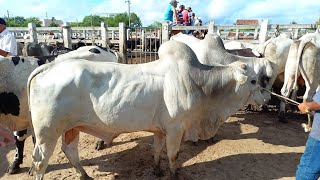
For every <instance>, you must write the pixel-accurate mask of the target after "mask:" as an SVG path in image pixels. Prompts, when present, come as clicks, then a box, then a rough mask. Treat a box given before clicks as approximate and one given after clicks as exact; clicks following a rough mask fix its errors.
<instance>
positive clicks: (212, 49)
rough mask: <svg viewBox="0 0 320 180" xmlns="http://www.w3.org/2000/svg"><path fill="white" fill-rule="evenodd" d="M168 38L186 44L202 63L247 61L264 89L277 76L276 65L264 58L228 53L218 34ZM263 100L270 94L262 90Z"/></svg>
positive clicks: (267, 87)
mask: <svg viewBox="0 0 320 180" xmlns="http://www.w3.org/2000/svg"><path fill="white" fill-rule="evenodd" d="M170 40H174V41H179V42H183V43H185V44H187V45H188V46H189V47H190V48H191V49H192V50H193V51H194V52H195V54H196V55H197V57H198V59H199V61H200V62H201V63H202V64H207V65H214V64H216V63H219V64H224V65H226V64H230V63H232V62H235V61H241V62H244V63H247V64H248V66H250V67H252V68H253V69H254V71H255V72H256V73H257V75H258V84H259V85H260V86H261V87H263V88H266V89H269V90H270V89H271V87H272V84H273V82H274V80H275V78H276V76H277V72H278V70H277V66H276V65H275V64H274V63H272V62H270V61H269V60H268V59H265V58H256V57H243V56H237V55H234V54H230V53H228V52H227V51H226V49H225V48H224V45H223V42H222V40H221V38H220V37H219V36H216V35H213V34H207V35H206V36H205V38H204V39H203V40H199V39H197V38H195V37H193V36H189V35H185V34H177V35H174V36H172V37H171V38H170ZM263 95H264V97H265V102H267V101H269V100H270V98H271V96H270V94H269V93H268V92H266V91H263Z"/></svg>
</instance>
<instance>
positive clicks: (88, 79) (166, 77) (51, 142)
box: [28, 41, 264, 179]
mask: <svg viewBox="0 0 320 180" xmlns="http://www.w3.org/2000/svg"><path fill="white" fill-rule="evenodd" d="M159 57H160V59H159V60H157V61H154V62H150V63H145V64H135V65H127V64H116V63H101V62H89V61H85V60H66V61H62V62H60V63H57V64H55V65H48V66H42V67H40V68H38V69H36V70H35V71H34V72H33V73H32V74H31V75H30V77H29V80H28V86H29V88H28V89H29V103H30V110H31V116H32V124H33V128H34V133H35V137H36V145H35V149H34V153H33V156H34V166H35V167H34V169H35V172H36V179H42V178H43V175H44V173H45V170H46V168H47V165H48V161H49V158H50V157H51V155H52V153H53V151H54V147H55V146H56V142H57V140H58V138H59V136H61V135H62V138H63V141H62V149H63V152H64V153H65V154H66V157H67V158H68V159H69V161H70V163H71V164H72V165H73V166H74V167H75V168H76V169H77V170H78V172H80V173H81V178H88V175H87V174H86V172H85V170H84V169H83V168H82V166H81V164H80V161H79V156H78V149H77V144H78V140H79V131H82V132H85V133H88V134H91V135H94V136H97V137H99V138H101V139H103V140H106V141H108V140H110V139H112V138H113V137H114V136H115V135H117V134H119V133H125V132H135V131H149V132H153V133H154V148H155V156H154V160H155V167H156V168H155V170H156V174H158V173H159V172H160V157H159V156H160V153H161V151H162V148H163V146H164V144H165V143H166V147H167V155H168V159H169V163H170V164H169V165H170V170H171V172H172V174H173V175H174V174H175V172H176V158H177V153H178V151H179V148H180V143H181V140H182V139H183V140H192V141H197V140H198V139H208V138H211V137H212V136H214V134H215V133H216V132H217V130H218V128H219V127H220V125H221V124H222V123H223V122H224V121H225V120H226V119H227V118H228V117H229V116H230V115H232V114H234V113H236V111H237V110H238V109H239V108H241V107H242V106H243V105H244V104H245V103H247V102H248V101H255V102H256V103H257V104H262V103H263V102H264V99H263V96H262V94H261V92H260V90H259V88H258V85H257V83H256V82H257V80H258V79H257V75H256V74H255V72H254V71H253V69H251V68H250V67H249V66H247V65H245V64H244V63H242V62H234V63H231V64H230V65H226V66H223V65H217V66H209V65H203V64H200V63H199V61H198V60H197V57H196V55H195V54H194V52H193V51H192V50H191V49H190V48H189V47H188V46H187V45H185V44H183V43H180V42H176V41H168V42H166V43H164V44H163V45H162V46H161V47H160V49H159ZM68 67H73V71H70V70H69V68H68ZM53 79H54V80H53Z"/></svg>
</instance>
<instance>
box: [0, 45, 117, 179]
mask: <svg viewBox="0 0 320 180" xmlns="http://www.w3.org/2000/svg"><path fill="white" fill-rule="evenodd" d="M55 58H56V56H43V57H37V58H34V57H22V56H21V57H18V56H17V57H10V58H0V69H1V73H0V80H1V85H0V113H1V116H0V125H3V126H6V127H8V128H9V129H10V130H13V131H17V132H15V133H14V134H15V139H16V147H17V149H16V156H15V160H14V162H13V163H12V164H11V165H10V166H9V168H8V173H9V174H13V173H17V172H18V170H19V168H20V167H19V166H20V164H22V162H23V148H24V141H25V138H26V135H27V128H28V127H29V118H28V117H29V110H28V109H29V108H28V103H27V91H26V86H27V79H28V76H29V75H30V74H31V72H32V71H33V70H34V69H36V68H37V67H38V66H40V65H42V64H45V63H48V62H49V61H52V60H53V59H55ZM70 58H73V59H77V58H81V59H87V60H92V61H109V62H117V61H118V59H117V55H116V54H115V53H114V52H112V51H111V50H108V49H106V50H104V49H102V48H100V47H97V46H86V47H81V48H79V49H78V50H75V51H72V52H69V53H67V54H63V55H59V56H58V57H57V58H56V59H55V61H63V60H64V59H70ZM69 68H70V71H72V70H73V69H72V67H69Z"/></svg>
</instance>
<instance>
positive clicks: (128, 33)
mask: <svg viewBox="0 0 320 180" xmlns="http://www.w3.org/2000/svg"><path fill="white" fill-rule="evenodd" d="M130 38H131V29H130V28H129V29H127V40H130Z"/></svg>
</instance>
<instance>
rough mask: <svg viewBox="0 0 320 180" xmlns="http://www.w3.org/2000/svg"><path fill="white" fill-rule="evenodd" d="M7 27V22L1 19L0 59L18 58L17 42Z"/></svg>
mask: <svg viewBox="0 0 320 180" xmlns="http://www.w3.org/2000/svg"><path fill="white" fill-rule="evenodd" d="M6 25H7V23H6V21H5V20H4V19H2V18H0V57H1V56H2V57H7V56H16V55H17V42H16V39H15V37H14V36H13V35H12V34H11V33H10V32H9V31H8V29H7V26H6Z"/></svg>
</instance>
